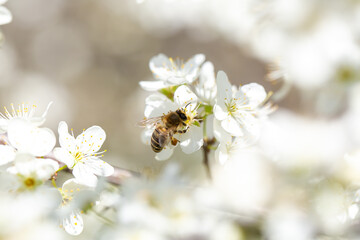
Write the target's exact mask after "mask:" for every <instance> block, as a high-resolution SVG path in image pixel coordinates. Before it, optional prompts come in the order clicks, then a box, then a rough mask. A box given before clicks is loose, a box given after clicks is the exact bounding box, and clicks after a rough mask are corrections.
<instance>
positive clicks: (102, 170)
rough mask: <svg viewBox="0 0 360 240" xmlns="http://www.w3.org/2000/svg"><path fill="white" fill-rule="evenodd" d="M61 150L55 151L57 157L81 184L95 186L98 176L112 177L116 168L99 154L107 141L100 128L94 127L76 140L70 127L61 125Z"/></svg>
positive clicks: (62, 123) (63, 123) (64, 124)
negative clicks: (70, 131) (71, 170)
mask: <svg viewBox="0 0 360 240" xmlns="http://www.w3.org/2000/svg"><path fill="white" fill-rule="evenodd" d="M58 132H59V142H60V146H61V147H60V148H55V149H54V155H55V157H56V158H57V159H58V160H59V161H61V162H63V163H65V164H66V165H67V167H68V168H70V169H73V175H74V176H75V178H76V179H77V180H78V181H79V183H81V184H85V185H89V186H95V185H96V183H97V177H96V176H95V175H98V176H104V177H106V176H110V175H112V174H113V173H114V168H113V167H112V166H111V165H110V164H108V163H106V162H104V161H103V160H101V159H100V158H99V156H98V154H102V153H103V152H105V151H103V152H98V151H99V150H100V148H101V146H102V144H103V143H104V141H105V138H106V134H105V131H104V130H103V129H102V128H101V127H99V126H92V127H90V128H88V129H87V130H84V132H83V133H82V134H80V135H78V136H77V137H76V138H75V137H74V135H70V134H69V132H68V125H67V124H66V123H65V122H64V121H62V122H60V123H59V128H58Z"/></svg>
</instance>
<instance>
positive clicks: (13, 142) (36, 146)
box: [0, 118, 56, 166]
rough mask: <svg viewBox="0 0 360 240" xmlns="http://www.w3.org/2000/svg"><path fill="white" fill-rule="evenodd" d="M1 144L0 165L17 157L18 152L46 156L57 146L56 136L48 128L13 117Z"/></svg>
mask: <svg viewBox="0 0 360 240" xmlns="http://www.w3.org/2000/svg"><path fill="white" fill-rule="evenodd" d="M2 142H3V143H4V144H5V145H0V166H1V165H4V164H7V163H9V162H11V161H13V160H14V159H15V156H16V153H25V154H26V153H28V154H30V155H33V156H38V157H40V156H45V155H46V154H48V153H49V152H50V151H51V150H52V149H53V148H54V146H55V143H56V138H55V135H54V133H53V132H52V131H51V130H50V129H48V128H38V127H34V126H33V125H32V124H31V123H29V122H27V121H26V120H24V119H20V118H17V119H12V120H11V122H10V124H9V125H8V132H7V137H6V135H3V136H2Z"/></svg>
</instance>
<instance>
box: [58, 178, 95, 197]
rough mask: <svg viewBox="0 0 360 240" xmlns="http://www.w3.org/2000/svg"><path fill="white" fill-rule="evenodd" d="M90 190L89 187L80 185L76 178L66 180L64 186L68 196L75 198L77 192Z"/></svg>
mask: <svg viewBox="0 0 360 240" xmlns="http://www.w3.org/2000/svg"><path fill="white" fill-rule="evenodd" d="M88 189H90V187H89V186H86V185H84V184H80V183H79V181H78V180H76V178H70V179H68V180H66V181H65V182H64V183H63V185H62V191H63V192H64V194H65V195H67V196H73V195H74V194H75V193H76V192H79V191H82V190H88Z"/></svg>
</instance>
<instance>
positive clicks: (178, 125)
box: [139, 108, 189, 153]
mask: <svg viewBox="0 0 360 240" xmlns="http://www.w3.org/2000/svg"><path fill="white" fill-rule="evenodd" d="M188 122H189V116H187V115H186V112H185V110H184V109H182V108H179V109H177V110H176V111H170V112H169V113H168V114H166V115H163V116H159V117H154V118H148V119H145V120H143V121H141V122H140V123H139V125H140V126H148V127H152V126H153V127H155V130H154V132H153V133H152V136H151V148H152V150H153V151H154V152H156V153H159V152H161V151H162V150H163V148H164V147H165V146H166V145H167V144H169V143H170V142H171V144H172V145H174V146H175V145H176V144H177V142H178V140H177V139H176V138H174V137H173V136H174V134H176V133H185V132H186V131H187V130H188V128H189V126H188V124H187V123H188Z"/></svg>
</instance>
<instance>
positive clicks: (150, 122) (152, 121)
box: [137, 116, 162, 127]
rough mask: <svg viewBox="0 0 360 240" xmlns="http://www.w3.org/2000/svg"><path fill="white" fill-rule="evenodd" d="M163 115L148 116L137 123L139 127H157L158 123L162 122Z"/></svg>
mask: <svg viewBox="0 0 360 240" xmlns="http://www.w3.org/2000/svg"><path fill="white" fill-rule="evenodd" d="M161 118H162V117H161V116H159V117H153V118H146V119H144V120H142V121H140V122H138V123H137V126H139V127H155V126H156V125H157V124H159V123H160V122H161Z"/></svg>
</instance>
